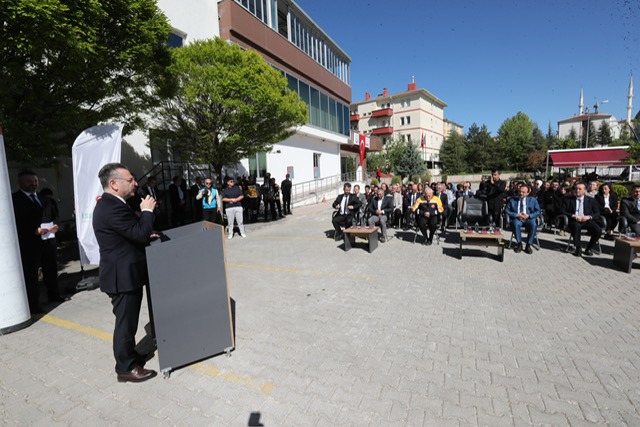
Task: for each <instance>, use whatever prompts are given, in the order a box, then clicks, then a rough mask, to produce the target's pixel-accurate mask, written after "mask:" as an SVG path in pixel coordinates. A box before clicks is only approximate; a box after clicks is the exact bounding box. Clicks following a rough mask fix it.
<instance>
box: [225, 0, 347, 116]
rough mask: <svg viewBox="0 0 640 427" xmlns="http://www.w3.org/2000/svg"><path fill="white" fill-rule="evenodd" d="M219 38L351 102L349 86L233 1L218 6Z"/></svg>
mask: <svg viewBox="0 0 640 427" xmlns="http://www.w3.org/2000/svg"><path fill="white" fill-rule="evenodd" d="M218 15H219V17H220V37H222V38H223V39H225V40H231V41H232V42H234V43H237V44H238V45H240V46H242V47H244V48H247V49H251V50H255V51H257V52H259V53H260V54H261V55H262V56H263V57H264V58H265V59H266V60H267V61H269V62H270V63H272V64H273V65H275V66H276V67H278V68H280V69H283V70H285V71H286V72H288V73H290V74H291V75H294V76H296V77H298V78H300V79H302V80H304V81H305V82H307V83H309V84H311V85H312V86H315V87H316V88H318V89H320V90H321V91H323V92H325V93H327V94H330V95H332V96H333V97H335V98H336V99H338V100H339V101H341V102H343V103H345V104H347V105H349V104H350V103H351V87H350V86H349V85H347V84H345V83H344V82H343V81H341V80H340V79H339V78H337V77H336V76H334V75H333V74H331V73H330V72H329V71H328V70H327V69H325V68H324V67H322V66H321V65H320V64H318V63H317V62H316V61H314V60H313V59H312V58H310V57H309V56H308V55H307V54H305V53H304V52H302V51H301V50H300V49H298V48H297V47H296V46H295V45H293V44H292V43H291V42H289V40H287V39H286V38H284V37H283V36H281V35H280V34H278V33H277V32H276V31H274V30H273V29H271V28H269V27H267V26H266V25H265V24H264V23H263V22H262V21H260V20H259V19H258V18H256V17H255V16H253V15H252V14H251V13H249V12H248V11H247V10H245V9H244V8H243V7H242V6H240V5H238V4H237V3H236V2H234V1H233V0H223V1H221V2H220V3H218Z"/></svg>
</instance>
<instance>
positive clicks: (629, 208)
mask: <svg viewBox="0 0 640 427" xmlns="http://www.w3.org/2000/svg"><path fill="white" fill-rule="evenodd" d="M620 216H623V217H625V218H626V219H627V222H628V223H629V224H637V223H639V222H640V211H638V207H637V205H636V201H635V199H634V198H633V197H625V198H624V199H622V201H621V202H620Z"/></svg>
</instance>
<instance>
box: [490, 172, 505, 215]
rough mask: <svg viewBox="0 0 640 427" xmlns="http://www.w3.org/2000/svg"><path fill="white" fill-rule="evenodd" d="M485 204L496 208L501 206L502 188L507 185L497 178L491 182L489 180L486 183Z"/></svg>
mask: <svg viewBox="0 0 640 427" xmlns="http://www.w3.org/2000/svg"><path fill="white" fill-rule="evenodd" d="M486 185H487V186H486V194H487V205H489V207H493V208H494V209H495V210H498V209H499V208H501V207H502V203H503V198H504V190H505V189H506V187H507V183H506V182H504V181H503V180H501V179H499V180H497V181H496V182H494V183H493V184H491V182H490V181H487V183H486Z"/></svg>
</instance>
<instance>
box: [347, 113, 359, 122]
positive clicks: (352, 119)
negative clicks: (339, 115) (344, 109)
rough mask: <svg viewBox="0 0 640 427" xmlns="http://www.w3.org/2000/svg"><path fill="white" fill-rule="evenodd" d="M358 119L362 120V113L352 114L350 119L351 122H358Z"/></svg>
mask: <svg viewBox="0 0 640 427" xmlns="http://www.w3.org/2000/svg"><path fill="white" fill-rule="evenodd" d="M358 120H360V114H352V115H351V117H349V121H351V122H357V121H358Z"/></svg>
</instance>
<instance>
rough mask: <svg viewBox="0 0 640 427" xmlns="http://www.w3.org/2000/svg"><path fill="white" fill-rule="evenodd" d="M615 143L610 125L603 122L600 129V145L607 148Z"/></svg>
mask: <svg viewBox="0 0 640 427" xmlns="http://www.w3.org/2000/svg"><path fill="white" fill-rule="evenodd" d="M612 142H613V136H612V135H611V128H610V127H609V123H607V122H605V121H603V122H602V123H601V124H600V127H599V128H598V144H599V145H601V146H603V147H606V146H608V145H610V144H611V143H612Z"/></svg>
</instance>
